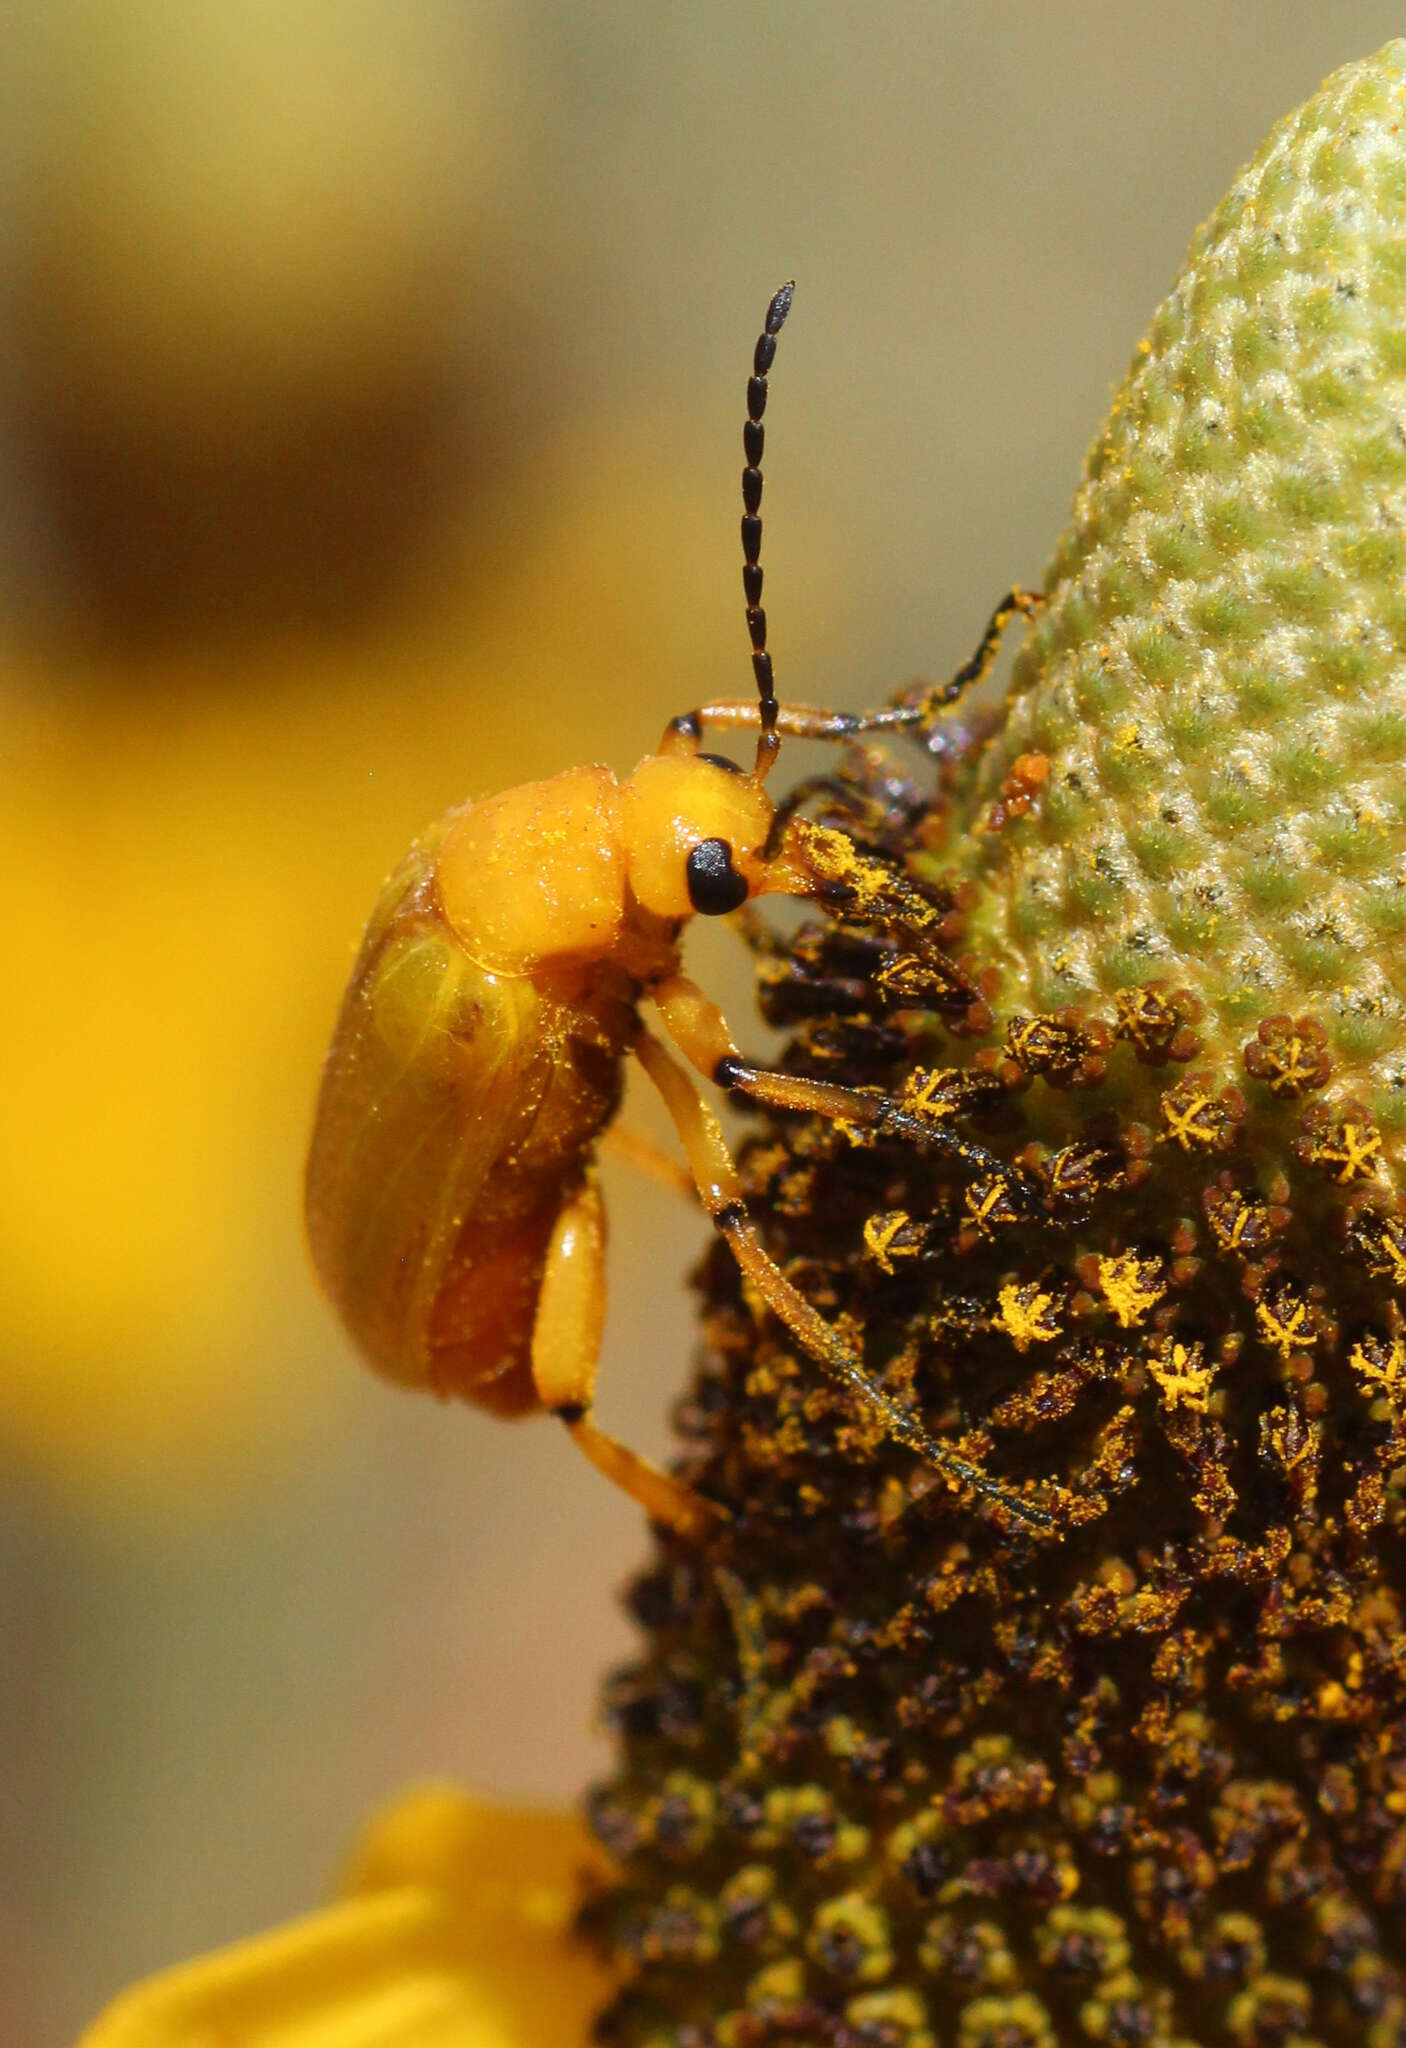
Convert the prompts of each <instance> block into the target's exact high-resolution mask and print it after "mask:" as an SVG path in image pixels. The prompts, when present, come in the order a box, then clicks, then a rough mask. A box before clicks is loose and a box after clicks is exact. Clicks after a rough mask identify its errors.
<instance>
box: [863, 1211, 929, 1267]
mask: <svg viewBox="0 0 1406 2048" xmlns="http://www.w3.org/2000/svg"><path fill="white" fill-rule="evenodd" d="M912 1220H913V1219H912V1218H911V1216H909V1214H908V1211H907V1210H906V1209H889V1210H887V1211H885V1212H884V1213H883V1214H882V1215H879V1216H870V1217H868V1218H867V1219H866V1221H865V1225H864V1249H865V1251H866V1252H868V1254H869V1256H870V1258H871V1259H872V1260H873V1261H874V1263H875V1265H876V1266H877V1267H878V1269H879V1271H880V1272H881V1273H892V1271H893V1269H894V1267H893V1262H894V1260H895V1259H915V1258H916V1257H917V1256H918V1254H919V1252H920V1251H921V1250H922V1248H923V1247H922V1242H921V1239H920V1237H919V1236H918V1235H917V1234H916V1233H913V1232H912V1228H911V1226H912ZM905 1231H908V1232H909V1233H910V1235H909V1236H908V1238H907V1240H906V1242H900V1239H901V1238H902V1236H903V1233H904V1232H905Z"/></svg>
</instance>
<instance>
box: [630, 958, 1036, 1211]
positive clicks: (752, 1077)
mask: <svg viewBox="0 0 1406 2048" xmlns="http://www.w3.org/2000/svg"><path fill="white" fill-rule="evenodd" d="M651 995H652V997H653V1000H654V1002H655V1003H656V1005H657V1006H658V1009H659V1014H660V1016H661V1017H662V1018H663V1020H664V1026H665V1029H666V1030H667V1031H668V1034H669V1036H670V1038H671V1039H672V1040H673V1042H674V1044H675V1045H676V1046H677V1047H678V1049H679V1051H680V1052H681V1053H682V1054H683V1055H684V1057H685V1059H687V1060H688V1061H689V1063H690V1065H692V1066H694V1067H696V1068H697V1070H698V1072H699V1073H700V1074H704V1075H706V1076H707V1078H708V1079H709V1080H710V1081H712V1082H714V1083H716V1085H717V1086H718V1087H719V1088H726V1089H727V1090H728V1091H729V1092H730V1093H732V1094H737V1095H742V1096H745V1097H746V1099H747V1100H748V1101H749V1102H755V1103H759V1104H762V1105H764V1106H765V1107H766V1108H768V1109H783V1110H793V1111H795V1112H797V1113H798V1114H800V1115H804V1116H820V1117H825V1118H827V1119H828V1120H829V1121H830V1122H831V1123H837V1124H849V1125H853V1126H856V1127H858V1128H859V1129H861V1130H866V1131H872V1132H873V1133H874V1135H875V1136H876V1137H878V1138H897V1139H900V1140H902V1141H904V1142H905V1143H908V1144H913V1145H917V1146H919V1147H924V1148H929V1149H931V1150H933V1151H937V1152H944V1153H946V1154H947V1155H948V1157H949V1158H953V1159H958V1160H960V1161H961V1162H962V1164H963V1165H964V1166H966V1167H967V1168H969V1169H970V1171H971V1172H972V1173H974V1174H977V1175H979V1176H980V1177H981V1178H982V1179H983V1180H985V1181H987V1182H988V1183H990V1184H991V1186H992V1187H993V1188H995V1187H996V1186H997V1184H1000V1188H1001V1190H1002V1191H1003V1192H1004V1195H1005V1197H1006V1199H1007V1200H1008V1201H1009V1202H1010V1203H1011V1204H1012V1205H1013V1206H1014V1207H1015V1208H1016V1209H1017V1210H1020V1211H1023V1212H1024V1213H1025V1214H1026V1215H1029V1216H1037V1215H1041V1214H1043V1213H1044V1207H1045V1204H1044V1201H1043V1198H1042V1196H1041V1195H1040V1192H1039V1190H1038V1189H1037V1188H1036V1186H1035V1184H1034V1182H1033V1181H1032V1180H1031V1179H1030V1177H1029V1175H1028V1174H1025V1173H1023V1172H1022V1171H1021V1169H1020V1168H1019V1167H1017V1166H1012V1165H1011V1164H1010V1162H1009V1161H1008V1160H1005V1159H1001V1158H999V1157H998V1156H997V1154H996V1153H994V1152H990V1151H988V1150H987V1148H986V1147H985V1146H984V1145H978V1144H976V1143H975V1142H974V1141H973V1140H972V1139H970V1138H964V1137H963V1136H962V1134H961V1132H960V1131H958V1130H956V1129H954V1127H953V1120H952V1116H951V1113H950V1112H949V1111H948V1109H947V1108H946V1106H945V1105H934V1104H932V1103H928V1102H923V1101H921V1100H918V1099H905V1098H904V1097H902V1096H896V1095H885V1094H884V1093H883V1092H882V1090H880V1089H868V1088H848V1087H845V1086H843V1085H842V1084H841V1083H839V1082H836V1081H814V1080H811V1079H809V1078H808V1077H807V1076H805V1075H803V1074H783V1073H778V1072H776V1071H775V1070H774V1069H771V1068H768V1067H757V1066H753V1065H752V1064H751V1063H750V1061H748V1060H744V1059H743V1057H742V1055H741V1053H740V1052H739V1051H738V1049H737V1044H736V1042H735V1040H734V1039H733V1036H732V1033H731V1031H730V1030H729V1028H728V1022H727V1019H726V1017H725V1016H724V1015H723V1013H722V1011H721V1010H720V1009H719V1008H718V1006H717V1004H716V1003H715V1002H713V1000H712V999H711V997H709V996H705V995H704V993H703V991H702V989H701V988H699V987H698V986H697V984H696V983H695V982H692V981H690V980H689V979H688V977H687V975H684V974H676V975H671V976H670V977H669V979H668V980H667V981H663V982H660V983H659V984H658V986H657V987H655V988H654V989H653V990H651Z"/></svg>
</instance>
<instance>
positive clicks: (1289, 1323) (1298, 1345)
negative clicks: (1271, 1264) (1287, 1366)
mask: <svg viewBox="0 0 1406 2048" xmlns="http://www.w3.org/2000/svg"><path fill="white" fill-rule="evenodd" d="M1255 1321H1256V1322H1257V1323H1258V1324H1259V1326H1260V1334H1261V1336H1262V1337H1263V1338H1264V1341H1265V1343H1266V1344H1268V1345H1269V1346H1270V1347H1271V1349H1272V1350H1275V1351H1277V1352H1278V1353H1279V1356H1280V1357H1281V1358H1288V1356H1289V1354H1290V1352H1291V1351H1301V1350H1303V1349H1304V1348H1305V1347H1306V1346H1307V1345H1309V1344H1312V1343H1313V1342H1314V1341H1315V1338H1316V1335H1317V1332H1316V1331H1315V1330H1314V1327H1313V1322H1312V1319H1311V1317H1310V1316H1309V1312H1308V1303H1307V1302H1304V1301H1295V1300H1294V1299H1293V1297H1292V1296H1289V1295H1285V1296H1282V1297H1280V1298H1279V1299H1278V1300H1277V1301H1273V1302H1267V1301H1257V1302H1256V1303H1255Z"/></svg>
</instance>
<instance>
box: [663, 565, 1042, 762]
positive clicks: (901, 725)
mask: <svg viewBox="0 0 1406 2048" xmlns="http://www.w3.org/2000/svg"><path fill="white" fill-rule="evenodd" d="M1044 602H1045V600H1044V596H1043V593H1042V592H1040V591H1038V590H1024V589H1022V588H1021V587H1020V586H1019V585H1017V586H1016V588H1015V589H1013V590H1008V591H1007V592H1006V594H1005V596H1004V597H1003V598H1002V599H1001V601H1000V603H999V604H998V605H997V606H996V608H995V610H994V611H993V612H992V614H991V617H990V619H989V620H988V621H987V624H986V628H985V631H984V632H983V633H982V636H981V638H980V640H979V641H978V642H977V645H976V647H975V649H974V650H973V652H972V653H971V654H970V655H969V656H968V658H967V659H966V661H964V662H963V663H962V666H961V667H960V668H959V669H958V670H957V671H956V673H955V674H954V675H952V676H949V677H948V679H947V681H946V682H943V683H937V684H935V685H934V686H933V687H931V688H930V689H927V690H923V691H921V692H915V693H914V694H913V696H911V697H909V698H904V699H903V700H902V701H900V702H898V703H895V704H885V705H884V706H883V707H882V708H881V709H880V710H877V711H822V710H821V709H820V708H819V707H818V706H816V705H811V704H779V705H777V707H776V714H775V718H774V720H773V723H772V730H773V731H774V732H776V733H780V734H784V735H785V737H786V738H787V739H798V740H841V741H843V740H857V739H861V738H863V737H865V736H866V735H867V734H869V733H875V732H915V731H916V732H918V733H920V734H926V733H928V732H929V731H931V729H932V727H933V726H935V725H936V724H937V722H938V720H939V719H940V718H941V716H942V714H943V712H944V711H948V710H950V709H951V708H952V707H953V706H954V705H955V704H957V703H958V702H959V701H960V700H961V699H962V698H963V697H965V696H966V695H967V693H968V691H970V690H973V689H975V688H976V687H977V685H978V684H980V683H982V682H984V681H985V679H986V677H987V676H988V675H989V674H990V673H991V670H992V668H993V667H994V666H995V662H996V656H997V654H998V653H999V652H1000V647H1001V638H1002V635H1003V634H1004V632H1005V630H1006V627H1007V626H1008V625H1009V624H1010V622H1011V620H1012V619H1014V618H1021V619H1026V620H1030V619H1033V618H1034V617H1035V615H1036V613H1037V612H1038V611H1039V610H1040V609H1041V607H1042V606H1043V604H1044ZM761 722H762V714H761V707H760V705H759V704H758V703H757V702H756V701H755V700H754V699H748V700H747V701H746V702H742V701H732V700H729V701H727V702H725V703H721V704H702V705H700V706H699V708H698V709H697V710H696V711H686V712H685V713H684V714H683V716H682V717H681V718H675V719H674V720H673V721H672V722H671V723H670V724H669V725H667V726H666V727H665V729H664V737H663V739H662V740H661V741H660V743H659V751H660V753H661V754H696V753H697V752H698V751H699V749H700V748H701V746H702V744H703V734H704V732H705V730H706V729H707V727H708V726H710V725H711V726H714V727H716V728H717V730H718V731H720V732H723V731H729V730H730V731H733V732H756V731H757V730H758V729H759V728H760V726H761Z"/></svg>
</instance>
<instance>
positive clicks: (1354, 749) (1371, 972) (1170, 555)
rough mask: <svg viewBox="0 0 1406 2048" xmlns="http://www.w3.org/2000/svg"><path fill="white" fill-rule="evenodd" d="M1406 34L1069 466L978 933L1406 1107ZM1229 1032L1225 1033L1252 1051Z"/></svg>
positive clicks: (1320, 114)
mask: <svg viewBox="0 0 1406 2048" xmlns="http://www.w3.org/2000/svg"><path fill="white" fill-rule="evenodd" d="M1404 115H1406V44H1399V43H1398V44H1394V45H1392V46H1391V47H1390V48H1388V49H1387V50H1385V51H1383V52H1382V53H1381V55H1380V56H1378V57H1376V58H1374V59H1372V60H1371V61H1370V62H1368V63H1365V64H1355V65H1350V66H1348V67H1347V69H1345V70H1343V71H1340V72H1339V73H1338V74H1337V75H1336V77H1334V78H1333V79H1331V80H1330V81H1329V83H1328V84H1327V86H1326V87H1325V88H1324V89H1323V91H1322V92H1321V93H1320V94H1319V95H1318V96H1317V98H1315V99H1313V100H1311V101H1310V102H1309V103H1308V105H1307V106H1306V107H1304V108H1303V109H1302V110H1301V111H1300V112H1299V113H1297V114H1295V115H1293V116H1291V118H1290V119H1289V120H1287V121H1285V122H1284V123H1283V124H1282V126H1280V127H1279V128H1278V129H1276V130H1275V132H1274V134H1273V135H1272V136H1271V138H1270V140H1269V142H1268V143H1267V144H1266V146H1265V148H1264V149H1263V150H1262V151H1261V153H1260V155H1259V156H1258V157H1257V158H1256V160H1255V162H1254V163H1253V164H1252V165H1251V166H1250V168H1249V169H1248V170H1247V171H1246V172H1245V173H1244V174H1243V175H1242V176H1241V177H1240V178H1239V179H1238V180H1237V182H1236V184H1235V186H1234V187H1233V189H1232V190H1231V192H1230V194H1229V197H1228V198H1227V199H1226V200H1225V201H1224V203H1223V204H1222V205H1221V206H1220V207H1219V208H1218V209H1217V211H1216V212H1215V214H1214V215H1213V216H1212V217H1211V219H1210V220H1209V221H1208V222H1207V224H1206V226H1205V227H1204V228H1203V229H1202V231H1201V233H1200V235H1199V236H1198V237H1197V239H1196V242H1195V244H1194V246H1193V249H1192V253H1191V258H1190V262H1189V264H1188V267H1187V269H1186V271H1185V273H1184V275H1183V276H1182V279H1181V281H1180V283H1179V284H1178V285H1177V287H1176V289H1175V290H1174V291H1173V292H1172V294H1171V296H1170V297H1169V298H1168V299H1167V300H1166V302H1165V304H1164V305H1163V306H1162V307H1161V309H1160V310H1159V311H1158V313H1157V315H1156V316H1155V318H1154V319H1153V322H1152V325H1151V327H1150V329H1149V330H1148V335H1147V338H1146V340H1145V341H1144V342H1143V344H1142V346H1141V348H1140V350H1139V352H1138V355H1137V357H1136V358H1135V361H1134V364H1133V368H1132V370H1131V372H1130V373H1129V376H1128V379H1127V382H1126V383H1125V385H1124V386H1123V389H1122V391H1121V392H1120V393H1119V395H1118V398H1117V400H1116V402H1115V404H1114V408H1113V412H1112V416H1111V417H1110V419H1109V421H1108V424H1107V426H1106V428H1105V429H1104V432H1103V434H1102V435H1101V436H1100V438H1099V440H1098V441H1097V443H1096V444H1095V446H1094V448H1093V450H1092V451H1091V454H1090V456H1089V460H1088V463H1087V467H1086V474H1085V481H1084V484H1083V487H1082V489H1081V490H1080V492H1079V495H1078V498H1077V500H1076V503H1075V508H1074V519H1073V523H1072V525H1071V526H1070V528H1069V530H1068V532H1067V533H1066V534H1065V536H1064V538H1063V540H1062V541H1061V542H1060V545H1059V547H1058V549H1057V550H1056V552H1055V556H1054V559H1053V561H1052V563H1051V564H1050V568H1049V571H1048V575H1047V578H1046V590H1047V592H1048V595H1049V606H1048V609H1047V611H1046V613H1045V614H1044V616H1043V618H1042V619H1041V620H1040V621H1039V622H1038V624H1037V625H1036V628H1035V630H1034V632H1033V633H1032V635H1031V637H1030V641H1029V643H1028V645H1027V647H1026V648H1025V649H1024V651H1023V653H1022V655H1021V657H1020V660H1019V662H1018V664H1017V669H1016V674H1015V680H1014V692H1015V695H1014V699H1013V703H1012V707H1011V714H1010V718H1009V720H1008V723H1007V725H1006V729H1005V731H1004V732H1003V734H1002V735H1001V737H1000V740H999V741H998V743H997V744H996V745H995V746H994V747H993V748H992V749H991V754H990V758H989V761H988V762H987V764H986V767H985V773H984V777H983V781H984V785H985V787H984V794H985V795H986V796H988V797H989V796H990V794H991V793H992V792H993V791H994V788H995V785H996V784H997V783H999V781H1000V779H1001V777H1002V776H1003V775H1005V774H1006V773H1008V772H1009V767H1010V764H1011V762H1012V760H1013V759H1014V758H1015V757H1016V756H1018V755H1020V754H1022V753H1025V752H1027V751H1039V752H1041V753H1043V754H1045V755H1047V756H1048V757H1049V759H1050V761H1051V767H1052V773H1051V777H1050V781H1049V783H1048V784H1047V785H1046V787H1045V789H1044V791H1043V792H1042V795H1041V800H1040V802H1039V804H1038V805H1037V806H1036V807H1035V810H1034V811H1033V813H1032V814H1031V815H1030V816H1029V817H1027V818H1025V819H1023V820H1020V821H1019V822H1017V823H1014V824H1013V825H1012V826H1011V827H1009V828H1008V829H1007V831H1006V832H1004V833H1002V834H999V835H989V836H988V837H987V838H986V839H985V840H981V839H978V841H977V842H976V843H975V844H974V845H973V847H972V848H971V851H970V855H969V857H970V858H971V860H972V861H973V864H974V865H976V866H978V867H980V868H982V869H984V870H985V871H986V872H987V873H988V874H989V875H990V876H991V877H992V880H993V883H994V887H995V894H994V899H993V901H992V903H991V906H990V910H989V914H988V916H987V917H985V918H983V921H982V935H983V937H984V938H986V939H988V941H989V950H990V952H991V954H992V955H993V956H994V957H997V958H999V959H1000V960H1001V962H1002V964H1003V965H1005V966H1006V967H1007V968H1008V971H1009V973H1010V975H1011V977H1012V982H1013V985H1014V986H1018V987H1019V989H1020V990H1021V993H1022V999H1023V1000H1025V1001H1028V1002H1029V1003H1031V1004H1033V1005H1034V1006H1035V1007H1037V1008H1053V1007H1057V1006H1059V1005H1060V1004H1063V1003H1067V1002H1069V1001H1071V1000H1078V999H1082V998H1084V997H1086V996H1087V995H1089V994H1091V993H1099V994H1108V993H1111V992H1112V991H1113V990H1116V989H1120V988H1127V987H1129V986H1132V985H1134V984H1136V983H1140V982H1144V981H1146V980H1147V979H1148V978H1149V977H1150V976H1154V975H1166V976H1170V977H1172V978H1173V979H1174V980H1175V981H1177V982H1178V983H1182V984H1184V985H1186V986H1188V987H1191V988H1192V989H1194V990H1195V991H1196V992H1197V993H1198V994H1199V995H1200V996H1202V997H1203V998H1204V999H1205V1001H1206V1003H1207V1004H1208V1006H1209V1010H1210V1018H1209V1022H1210V1024H1211V1028H1212V1030H1213V1031H1218V1032H1219V1033H1220V1034H1222V1035H1223V1036H1225V1037H1226V1038H1230V1037H1233V1035H1234V1034H1235V1032H1236V1031H1237V1030H1238V1029H1239V1028H1240V1027H1241V1026H1243V1025H1244V1024H1245V1022H1246V1021H1247V1020H1251V1019H1257V1018H1260V1017H1263V1016H1265V1015H1267V1014H1270V1013H1271V1012H1273V1011H1291V1012H1293V1013H1295V1014H1297V1013H1298V1012H1299V1011H1301V1010H1312V1011H1314V1012H1315V1013H1316V1014H1317V1015H1318V1016H1320V1017H1321V1019H1322V1021H1323V1023H1324V1025H1325V1026H1326V1027H1327V1030H1328V1035H1329V1042H1330V1044H1331V1046H1332V1048H1333V1050H1334V1051H1335V1053H1337V1054H1338V1055H1340V1057H1341V1062H1342V1064H1343V1066H1344V1067H1345V1068H1347V1069H1349V1070H1352V1071H1353V1072H1354V1075H1355V1078H1356V1081H1357V1085H1358V1087H1359V1089H1360V1090H1363V1091H1365V1092H1366V1097H1367V1101H1368V1104H1369V1106H1370V1107H1371V1109H1372V1110H1373V1112H1374V1114H1376V1115H1377V1116H1379V1117H1381V1118H1383V1119H1385V1120H1389V1121H1391V1122H1392V1123H1395V1124H1398V1125H1399V1124H1400V1123H1402V1122H1403V1120H1406V1029H1404V1028H1403V1026H1404V1024H1406V776H1403V773H1402V762H1403V759H1406V141H1403V136H1402V134H1401V133H1400V132H1399V129H1400V125H1401V123H1402V120H1403V116H1404ZM1242 1035H1243V1033H1242Z"/></svg>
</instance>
